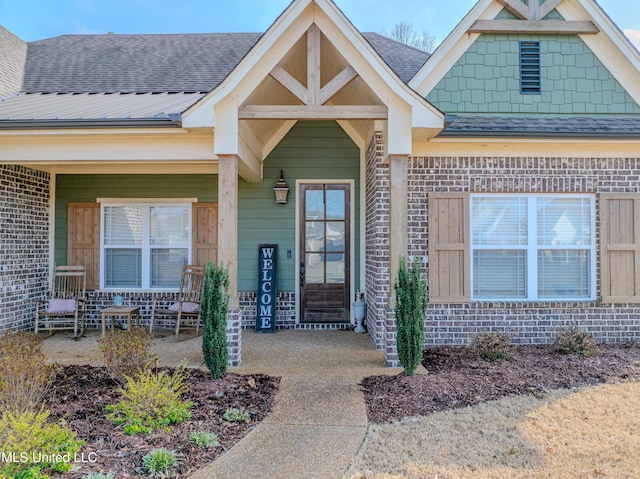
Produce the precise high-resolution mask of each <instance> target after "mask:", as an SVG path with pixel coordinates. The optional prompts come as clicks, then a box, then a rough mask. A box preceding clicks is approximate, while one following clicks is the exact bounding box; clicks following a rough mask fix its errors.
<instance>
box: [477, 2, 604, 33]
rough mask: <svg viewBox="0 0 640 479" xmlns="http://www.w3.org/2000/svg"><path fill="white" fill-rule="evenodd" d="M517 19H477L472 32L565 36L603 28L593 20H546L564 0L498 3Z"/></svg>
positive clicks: (598, 30) (597, 31)
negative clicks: (541, 2)
mask: <svg viewBox="0 0 640 479" xmlns="http://www.w3.org/2000/svg"><path fill="white" fill-rule="evenodd" d="M497 2H498V3H499V4H501V5H502V6H504V8H506V9H507V10H508V11H509V12H511V13H512V14H513V15H515V16H516V17H517V18H518V19H517V20H476V21H475V23H474V24H473V25H472V26H471V28H470V29H469V32H470V33H537V34H542V33H564V34H573V35H578V34H583V35H584V34H596V33H599V32H600V29H599V28H598V27H597V26H596V25H595V24H594V23H593V22H592V21H557V20H545V21H542V19H544V18H545V17H546V16H547V15H549V14H550V13H551V12H552V11H553V10H555V8H556V7H557V6H558V5H560V4H561V3H562V2H563V0H547V1H546V2H544V3H543V4H540V0H527V4H524V3H522V2H521V1H520V0H497Z"/></svg>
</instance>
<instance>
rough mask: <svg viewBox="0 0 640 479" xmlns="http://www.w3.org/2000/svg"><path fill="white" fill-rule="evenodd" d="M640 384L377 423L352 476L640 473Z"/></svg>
mask: <svg viewBox="0 0 640 479" xmlns="http://www.w3.org/2000/svg"><path fill="white" fill-rule="evenodd" d="M639 399H640V383H635V382H634V383H625V384H607V385H602V386H594V387H585V388H581V389H573V390H559V391H552V392H551V393H549V394H545V395H544V396H542V397H540V396H539V395H537V396H534V395H522V396H514V397H509V398H505V399H501V400H498V401H490V402H485V403H481V404H478V405H475V406H470V407H467V408H463V409H455V410H452V411H445V412H439V413H435V414H432V415H428V416H421V417H415V418H407V419H403V420H401V421H395V422H392V423H389V424H372V425H371V426H370V429H369V432H368V434H367V438H366V440H365V442H364V444H363V446H362V448H361V450H360V452H359V454H358V456H357V457H356V458H355V459H354V462H353V463H352V466H351V468H350V470H349V472H348V473H347V474H346V476H345V477H346V478H348V479H399V478H404V479H436V478H437V479H466V478H469V479H470V478H473V479H502V478H518V479H526V478H531V479H534V478H535V479H539V478H553V479H564V478H566V479H569V478H570V479H577V478H619V479H622V478H638V477H640V400H639Z"/></svg>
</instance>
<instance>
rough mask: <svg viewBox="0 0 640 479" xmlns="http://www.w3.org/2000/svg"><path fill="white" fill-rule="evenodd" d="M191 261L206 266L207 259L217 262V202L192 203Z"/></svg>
mask: <svg viewBox="0 0 640 479" xmlns="http://www.w3.org/2000/svg"><path fill="white" fill-rule="evenodd" d="M191 206H192V214H193V220H192V231H191V236H192V243H193V245H192V252H191V258H192V259H191V262H192V263H193V264H196V265H200V266H206V265H207V263H208V262H209V261H211V262H212V263H213V264H217V262H218V204H217V203H193V204H192V205H191Z"/></svg>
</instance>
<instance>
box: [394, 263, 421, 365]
mask: <svg viewBox="0 0 640 479" xmlns="http://www.w3.org/2000/svg"><path fill="white" fill-rule="evenodd" d="M394 286H395V292H396V326H397V328H398V331H397V334H396V346H397V348H398V358H399V359H400V364H402V367H404V369H405V374H406V375H407V376H412V375H413V374H414V373H415V371H416V369H417V368H418V366H419V365H420V361H421V360H422V352H423V344H424V319H425V316H426V313H427V283H426V281H425V280H424V278H423V277H422V273H421V271H420V263H419V262H417V261H416V262H414V263H413V267H412V268H411V271H408V270H407V264H406V262H405V260H404V258H401V259H400V268H399V270H398V277H397V279H396V281H395V284H394Z"/></svg>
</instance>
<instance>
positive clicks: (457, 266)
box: [428, 193, 471, 303]
mask: <svg viewBox="0 0 640 479" xmlns="http://www.w3.org/2000/svg"><path fill="white" fill-rule="evenodd" d="M428 220H429V301H430V302H432V303H456V302H458V303H460V302H469V301H470V299H471V294H470V284H471V282H470V272H471V268H470V263H471V261H470V252H469V222H470V216H469V195H468V194H467V193H430V194H429V218H428Z"/></svg>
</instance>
